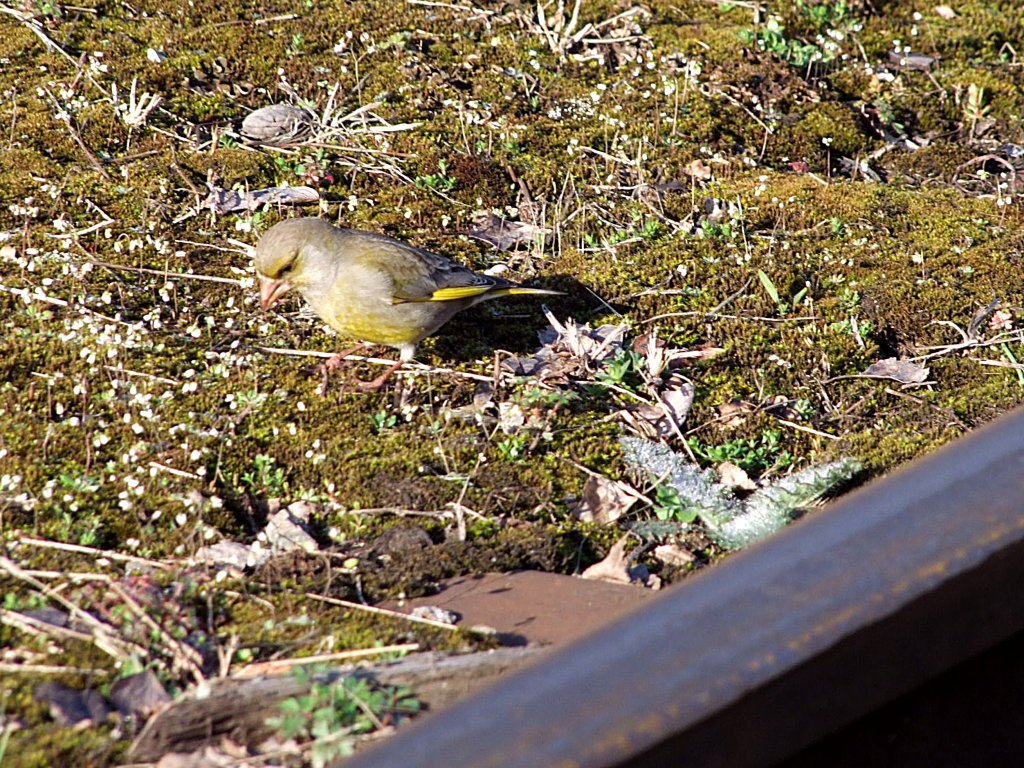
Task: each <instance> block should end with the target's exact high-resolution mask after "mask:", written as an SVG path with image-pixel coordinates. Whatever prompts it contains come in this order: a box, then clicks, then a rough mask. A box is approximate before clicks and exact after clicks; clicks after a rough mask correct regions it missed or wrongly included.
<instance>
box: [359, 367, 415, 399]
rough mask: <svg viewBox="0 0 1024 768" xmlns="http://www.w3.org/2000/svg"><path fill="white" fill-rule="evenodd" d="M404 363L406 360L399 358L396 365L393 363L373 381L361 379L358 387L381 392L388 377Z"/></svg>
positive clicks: (364, 390) (367, 390) (366, 390)
mask: <svg viewBox="0 0 1024 768" xmlns="http://www.w3.org/2000/svg"><path fill="white" fill-rule="evenodd" d="M403 365H405V360H401V359H400V360H398V362H396V363H395V364H394V365H392V366H391V367H390V368H388V369H387V370H386V371H384V373H382V374H381V375H380V376H378V377H377V378H376V379H374V380H373V381H360V382H359V383H358V384H357V385H356V387H358V388H359V389H360V390H361V391H363V392H379V391H380V389H381V388H382V387H383V386H384V382H385V381H387V380H388V377H389V376H391V374H393V373H394V372H395V371H397V370H398V369H399V368H401V367H402V366H403Z"/></svg>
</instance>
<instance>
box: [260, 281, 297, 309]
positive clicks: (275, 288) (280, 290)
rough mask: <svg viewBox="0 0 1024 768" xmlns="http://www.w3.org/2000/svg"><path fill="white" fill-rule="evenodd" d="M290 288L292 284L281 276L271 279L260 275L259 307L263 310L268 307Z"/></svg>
mask: <svg viewBox="0 0 1024 768" xmlns="http://www.w3.org/2000/svg"><path fill="white" fill-rule="evenodd" d="M291 289H292V284H291V283H289V282H288V281H287V280H285V279H283V278H279V279H277V280H271V279H270V278H269V277H262V276H261V277H260V308H261V309H263V311H266V310H268V309H270V308H271V307H272V306H274V304H276V303H277V301H278V300H279V299H280V298H281V297H282V296H284V295H285V294H286V293H288V291H290V290H291Z"/></svg>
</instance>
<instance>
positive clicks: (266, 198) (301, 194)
mask: <svg viewBox="0 0 1024 768" xmlns="http://www.w3.org/2000/svg"><path fill="white" fill-rule="evenodd" d="M319 199H320V193H319V192H317V191H316V190H315V189H313V188H312V187H268V188H267V189H255V190H250V191H246V192H240V191H238V190H234V189H212V190H210V194H209V195H207V197H206V199H205V200H204V201H203V203H202V206H200V207H201V208H204V209H205V208H208V209H210V210H212V211H214V212H216V213H231V212H233V211H245V210H247V211H254V210H256V209H257V208H259V207H260V206H262V205H306V204H307V203H315V202H317V201H318V200H319Z"/></svg>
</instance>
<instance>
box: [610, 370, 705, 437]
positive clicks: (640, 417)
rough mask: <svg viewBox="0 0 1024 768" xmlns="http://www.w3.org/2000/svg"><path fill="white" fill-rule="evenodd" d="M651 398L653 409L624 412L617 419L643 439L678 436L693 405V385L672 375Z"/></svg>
mask: <svg viewBox="0 0 1024 768" xmlns="http://www.w3.org/2000/svg"><path fill="white" fill-rule="evenodd" d="M653 394H654V397H655V398H656V400H657V404H656V405H639V406H635V407H630V408H626V409H623V410H622V411H619V416H620V417H621V418H622V420H623V421H625V422H626V424H628V425H629V426H630V427H632V428H633V430H634V431H636V432H637V433H638V434H639V435H641V436H642V437H647V438H651V439H655V438H665V437H671V436H672V435H678V434H679V433H680V431H681V427H682V426H683V422H685V421H686V417H687V415H688V414H689V413H690V407H691V406H692V405H693V394H694V387H693V384H691V383H690V382H689V381H687V380H686V379H684V378H683V377H682V376H680V375H679V374H672V375H671V376H669V377H668V381H667V382H666V384H665V386H664V388H663V389H662V391H661V392H654V393H653Z"/></svg>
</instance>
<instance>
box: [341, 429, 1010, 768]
mask: <svg viewBox="0 0 1024 768" xmlns="http://www.w3.org/2000/svg"><path fill="white" fill-rule="evenodd" d="M1022 630H1024V411H1017V412H1015V413H1012V414H1010V415H1008V416H1005V417H1003V418H1001V419H999V420H998V421H996V422H994V423H992V424H990V425H988V426H987V427H985V428H982V429H979V430H977V431H975V432H974V433H972V434H970V435H968V436H967V437H965V438H963V439H961V440H958V441H957V442H955V443H954V444H952V445H950V446H947V447H946V448H944V449H942V450H940V451H938V452H936V453H934V454H932V455H931V456H929V457H927V458H925V459H923V460H920V461H917V462H915V463H913V464H911V465H909V466H908V467H906V468H904V469H902V470H901V471H899V472H897V473H895V474H893V475H892V476H889V477H886V478H884V479H881V480H879V481H876V482H873V483H870V484H869V485H867V486H866V487H864V488H862V489H859V490H858V491H856V492H854V493H852V494H850V495H849V496H847V497H844V498H843V499H841V500H839V501H838V502H837V503H835V504H832V505H831V506H830V507H828V508H827V509H825V510H822V511H821V512H819V513H816V514H814V515H812V516H810V517H809V518H807V519H805V520H803V521H801V522H799V523H797V524H795V525H793V526H792V527H790V528H789V529H787V530H786V531H784V532H783V533H781V534H779V535H778V536H775V537H774V538H772V539H771V540H769V541H767V542H764V543H763V544H761V545H759V546H756V547H754V548H751V549H750V550H748V551H746V552H743V553H740V554H737V555H734V556H732V557H730V558H729V559H728V560H726V561H724V562H723V563H720V564H718V565H716V566H715V567H714V568H712V569H709V570H708V571H706V572H704V573H701V574H698V575H697V576H695V577H693V578H691V579H688V580H687V581H685V582H684V583H682V584H680V585H678V586H676V587H674V588H672V589H669V590H667V591H666V593H665V594H664V595H662V596H660V597H659V598H657V599H656V600H653V601H651V602H649V603H646V604H645V605H644V607H643V608H642V609H640V610H638V611H636V612H635V613H633V614H630V615H629V616H627V617H625V618H623V619H621V620H619V621H617V622H615V623H614V624H612V625H610V626H608V627H606V628H604V629H602V630H601V631H599V632H598V633H596V634H594V635H592V636H590V637H589V638H587V639H586V640H584V641H582V642H579V643H576V644H574V645H571V646H568V647H565V648H563V649H560V650H558V651H555V652H552V653H551V654H549V655H546V656H545V657H544V658H543V659H542V660H540V661H539V662H537V663H535V664H533V665H531V666H530V667H529V668H527V669H525V670H522V671H521V672H518V673H516V674H514V675H513V676H510V677H508V678H505V679H503V680H502V681H500V682H499V683H497V684H496V685H494V686H493V687H491V688H488V689H487V690H485V691H483V692H481V693H480V694H478V695H476V696H474V697H472V698H470V699H467V700H464V701H462V702H460V703H458V704H456V705H454V706H452V707H450V708H448V709H445V710H443V711H440V712H438V713H436V714H432V715H429V716H428V717H426V718H424V719H423V720H421V721H420V722H416V723H413V724H412V725H410V726H408V727H407V728H404V729H402V730H401V731H400V732H399V733H398V734H396V735H395V736H394V737H393V738H391V739H389V740H387V741H385V742H382V743H381V744H379V745H376V746H374V747H372V748H369V749H367V750H366V751H365V752H363V753H361V754H359V755H357V756H356V757H355V758H353V759H351V760H349V761H347V762H346V763H345V765H346V767H347V768H384V767H385V766H386V767H387V768H394V766H403V767H410V766H422V767H423V768H434V767H435V766H436V768H442V767H443V768H450V766H459V768H476V767H479V768H483V767H484V766H486V767H487V768H545V767H547V766H551V767H552V768H553V767H555V766H557V767H558V768H569V767H570V766H571V767H572V768H608V767H610V766H637V767H639V766H644V768H652V767H653V766H670V765H671V766H676V765H685V766H688V767H689V766H692V767H698V768H699V767H701V766H709V767H710V766H723V767H725V766H728V768H744V767H747V766H750V767H754V766H773V765H788V766H791V767H792V768H805V767H806V766H817V765H828V766H843V765H851V766H853V765H857V766H859V767H861V768H863V767H864V766H873V765H906V766H911V765H913V766H922V765H928V766H942V765H957V766H961V768H962V766H968V765H987V766H993V765H1012V764H1019V763H1017V762H1012V761H1010V760H1011V759H1012V756H1014V755H1016V756H1017V760H1019V759H1021V758H1020V756H1021V755H1024V639H1022V638H1024V632H1022ZM1003 758H1007V759H1006V760H1004V759H1003Z"/></svg>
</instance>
